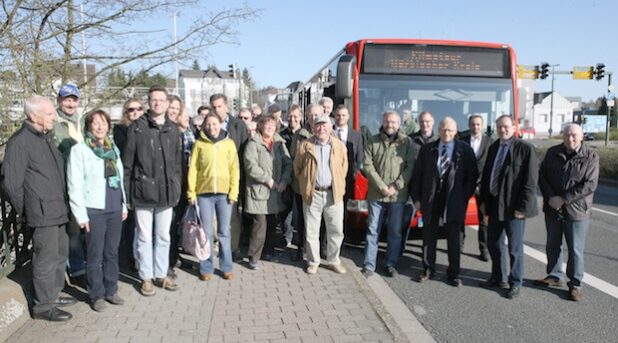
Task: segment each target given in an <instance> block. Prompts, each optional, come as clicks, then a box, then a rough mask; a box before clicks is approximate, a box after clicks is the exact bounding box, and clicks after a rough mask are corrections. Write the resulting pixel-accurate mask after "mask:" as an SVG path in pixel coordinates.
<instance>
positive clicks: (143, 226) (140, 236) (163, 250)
mask: <svg viewBox="0 0 618 343" xmlns="http://www.w3.org/2000/svg"><path fill="white" fill-rule="evenodd" d="M172 214H173V208H172V207H162V208H147V207H137V208H136V209H135V223H136V224H137V231H136V237H135V240H136V241H137V257H136V259H137V262H138V265H139V266H138V273H139V277H140V278H141V279H142V280H150V279H152V278H159V279H160V278H164V277H166V276H167V269H168V267H169V254H170V225H171V224H172ZM153 236H154V237H153ZM153 240H154V244H153Z"/></svg>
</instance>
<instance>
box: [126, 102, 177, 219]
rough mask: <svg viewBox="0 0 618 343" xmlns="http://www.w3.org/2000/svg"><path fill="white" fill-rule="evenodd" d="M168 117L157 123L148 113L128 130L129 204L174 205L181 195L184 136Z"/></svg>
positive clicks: (127, 169)
mask: <svg viewBox="0 0 618 343" xmlns="http://www.w3.org/2000/svg"><path fill="white" fill-rule="evenodd" d="M180 135H181V134H180V130H178V127H176V125H174V123H172V122H170V121H169V120H168V119H167V118H166V119H165V123H163V125H161V126H160V125H158V124H157V123H155V122H154V121H153V120H152V119H151V118H150V113H146V114H145V115H143V116H141V117H140V118H139V119H137V120H136V121H134V122H133V123H132V124H131V125H130V126H129V129H128V132H127V143H126V146H125V149H124V153H123V155H122V163H123V165H124V182H125V191H126V192H127V197H128V198H129V204H131V205H132V206H138V207H173V206H175V205H176V204H177V203H178V200H179V199H180V189H181V187H180V184H181V179H182V154H183V152H182V138H181V136H180Z"/></svg>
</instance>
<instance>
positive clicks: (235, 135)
mask: <svg viewBox="0 0 618 343" xmlns="http://www.w3.org/2000/svg"><path fill="white" fill-rule="evenodd" d="M227 117H228V118H229V122H228V123H227V136H228V137H229V138H231V139H232V140H233V141H234V144H236V150H237V151H239V152H240V148H241V147H242V145H243V143H245V142H246V141H247V139H248V138H249V137H248V135H247V126H246V125H245V122H243V121H242V120H240V119H238V118H236V117H232V116H231V115H229V114H228V115H227ZM238 157H240V158H242V156H241V155H240V154H239V155H238ZM241 175H242V173H241Z"/></svg>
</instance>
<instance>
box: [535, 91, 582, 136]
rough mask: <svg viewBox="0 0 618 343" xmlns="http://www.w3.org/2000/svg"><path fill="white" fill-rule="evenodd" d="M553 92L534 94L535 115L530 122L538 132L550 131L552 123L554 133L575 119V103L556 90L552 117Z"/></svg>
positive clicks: (546, 132)
mask: <svg viewBox="0 0 618 343" xmlns="http://www.w3.org/2000/svg"><path fill="white" fill-rule="evenodd" d="M551 98H552V97H551V92H546V93H536V94H534V106H533V111H532V112H533V115H532V120H530V124H531V125H532V127H534V129H535V130H536V133H537V134H541V135H546V134H548V133H549V125H550V122H551V123H552V134H557V133H559V132H560V131H561V130H562V126H563V125H564V124H566V123H569V122H571V121H573V109H574V108H575V106H574V104H573V103H572V102H571V101H569V100H568V99H567V98H565V97H563V96H562V95H560V94H558V93H557V92H554V100H553V103H554V105H553V120H552V119H551V118H550V113H551V112H552V111H551V110H550V109H551V101H552V100H551Z"/></svg>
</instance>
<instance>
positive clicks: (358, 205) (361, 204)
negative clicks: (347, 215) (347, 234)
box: [346, 199, 369, 212]
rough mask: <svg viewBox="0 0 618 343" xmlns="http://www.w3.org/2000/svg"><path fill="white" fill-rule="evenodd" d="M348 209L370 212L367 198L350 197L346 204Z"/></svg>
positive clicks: (350, 210)
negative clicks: (354, 198)
mask: <svg viewBox="0 0 618 343" xmlns="http://www.w3.org/2000/svg"><path fill="white" fill-rule="evenodd" d="M346 210H348V211H349V212H368V211H369V207H368V206H367V200H352V199H349V200H348V203H347V204H346Z"/></svg>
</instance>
